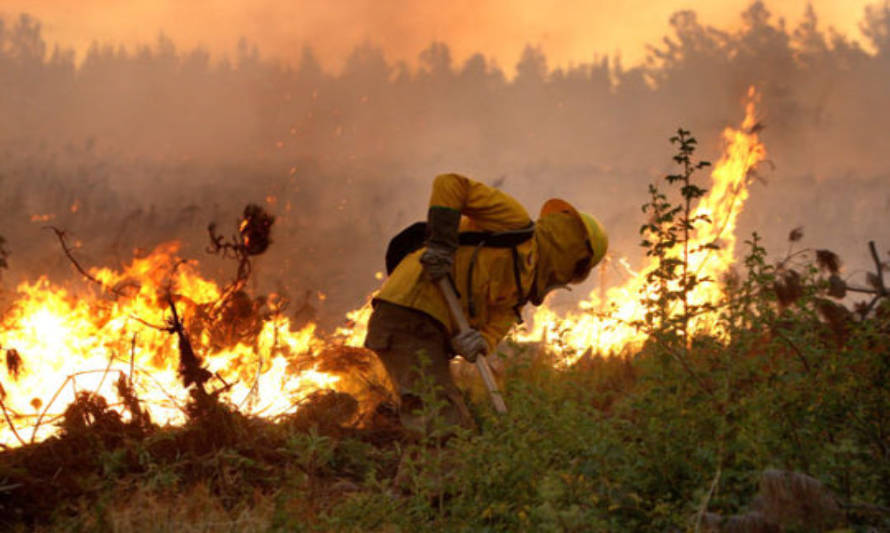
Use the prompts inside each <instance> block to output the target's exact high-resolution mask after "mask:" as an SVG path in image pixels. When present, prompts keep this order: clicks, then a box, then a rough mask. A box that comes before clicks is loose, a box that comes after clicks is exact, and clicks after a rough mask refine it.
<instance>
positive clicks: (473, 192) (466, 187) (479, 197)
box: [430, 174, 531, 231]
mask: <svg viewBox="0 0 890 533" xmlns="http://www.w3.org/2000/svg"><path fill="white" fill-rule="evenodd" d="M430 207H445V208H448V209H454V210H455V211H460V213H461V214H462V215H465V216H466V217H467V218H469V219H470V221H471V223H472V226H473V229H477V230H483V231H509V230H514V229H520V228H524V227H525V226H527V225H528V224H529V223H530V222H531V219H530V218H529V216H528V212H526V210H525V208H524V207H522V205H521V204H520V203H519V202H517V201H516V200H515V199H513V197H511V196H510V195H508V194H506V193H504V192H502V191H499V190H498V189H495V188H494V187H489V186H488V185H485V184H484V183H480V182H478V181H474V180H471V179H470V178H467V177H465V176H461V175H460V174H441V175H439V176H436V179H435V180H434V181H433V192H432V195H431V196H430Z"/></svg>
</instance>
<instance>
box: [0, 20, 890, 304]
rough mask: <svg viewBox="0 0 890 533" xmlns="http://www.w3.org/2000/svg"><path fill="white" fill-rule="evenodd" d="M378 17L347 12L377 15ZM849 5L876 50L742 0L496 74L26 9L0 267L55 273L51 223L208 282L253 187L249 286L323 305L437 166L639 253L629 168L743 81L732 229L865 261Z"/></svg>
mask: <svg viewBox="0 0 890 533" xmlns="http://www.w3.org/2000/svg"><path fill="white" fill-rule="evenodd" d="M375 5H376V4H375ZM368 6H370V4H368ZM387 9H389V8H387ZM387 13H388V12H387V11H386V10H383V11H375V10H373V9H371V7H368V12H367V13H366V12H362V11H361V10H359V11H357V12H356V13H354V14H353V15H352V18H355V19H356V20H358V19H363V17H367V18H368V20H375V17H380V18H378V19H376V20H381V23H382V22H383V21H385V17H386V16H387ZM427 15H429V16H431V15H430V14H426V15H424V16H427ZM109 16H111V15H109ZM217 16H222V15H217ZM313 16H315V15H312V14H308V13H307V14H306V19H312V17H313ZM319 16H320V15H319ZM327 16H333V15H327ZM418 16H420V15H418ZM480 16H483V17H484V16H486V15H485V13H483V14H482V15H480ZM490 16H493V15H490ZM347 18H348V17H347ZM399 20H406V19H402V18H400V19H399ZM443 20H444V21H443V22H442V24H446V25H447V24H452V25H454V26H455V27H457V26H459V25H460V24H464V22H463V21H460V20H454V21H452V20H451V19H449V18H448V17H445V18H444V19H443ZM208 22H209V24H208V25H210V26H212V25H213V24H212V22H213V20H212V19H209V20H208ZM861 22H862V27H863V34H864V35H865V36H866V37H867V38H868V39H869V42H868V43H867V46H868V49H869V50H871V51H870V52H866V51H865V50H863V48H861V47H860V46H859V45H858V44H856V43H854V42H853V41H852V40H850V39H849V38H848V37H846V36H844V35H841V34H839V33H837V32H833V31H829V30H826V29H825V27H826V26H827V24H826V23H825V22H824V21H822V20H820V18H819V14H818V13H817V12H816V11H814V10H810V11H808V13H807V14H806V16H805V17H804V18H803V20H802V21H801V22H800V23H799V24H797V25H795V26H794V27H787V26H786V25H785V24H784V23H783V22H782V21H779V20H777V19H776V18H775V17H774V16H771V15H770V13H769V11H768V10H767V8H766V7H765V6H764V5H763V4H760V3H754V4H752V5H750V6H749V7H748V8H747V9H745V10H744V12H743V13H741V14H740V15H739V16H738V17H737V20H736V23H735V25H734V27H736V28H737V29H735V30H731V31H726V30H719V29H717V28H715V27H712V26H709V25H708V24H707V23H706V22H705V21H704V20H702V18H700V17H699V16H698V15H697V14H696V13H694V12H691V11H684V12H678V13H676V14H674V15H673V16H672V17H671V18H670V20H669V26H668V27H667V28H666V32H667V34H668V36H667V37H666V38H665V39H662V38H660V35H659V34H658V33H656V34H653V35H652V38H651V39H650V42H651V43H653V46H652V47H651V48H650V51H649V53H648V61H647V62H646V63H645V64H643V65H640V66H634V67H626V66H623V65H622V63H621V62H620V61H618V60H615V59H606V58H600V59H597V60H595V61H593V62H590V63H582V64H577V65H575V66H573V67H565V68H554V67H553V64H556V62H551V60H550V58H549V57H548V56H547V48H546V47H541V48H538V47H527V48H525V49H524V51H523V52H522V54H521V56H520V60H519V62H518V63H517V64H516V65H515V68H511V69H510V70H511V72H509V73H508V72H507V67H505V66H501V65H498V64H497V63H496V62H494V61H492V60H490V59H487V58H489V57H491V56H492V55H494V54H495V53H499V52H500V51H499V50H498V49H497V43H492V44H491V45H490V46H491V47H492V48H490V49H488V48H484V49H480V50H479V52H480V53H479V54H477V55H470V56H468V57H467V58H466V59H461V60H458V59H456V58H458V57H465V55H462V54H458V53H456V52H455V51H453V50H452V48H451V45H450V44H449V43H443V42H432V43H431V44H427V45H426V47H425V48H424V49H423V51H422V52H421V53H420V54H419V55H418V57H417V60H416V67H409V66H408V65H406V64H405V63H402V62H395V61H393V60H392V59H389V58H388V55H387V54H386V53H385V52H384V51H383V49H382V48H379V47H377V44H371V43H376V42H377V41H375V40H373V39H372V38H373V37H374V36H373V35H369V36H368V37H369V40H368V41H366V42H365V44H360V45H358V46H355V47H353V48H351V50H350V51H349V52H348V53H347V54H346V59H345V60H344V62H343V65H342V69H340V70H339V71H337V72H336V73H334V71H332V70H329V69H327V68H323V67H322V65H323V64H325V62H324V61H323V60H322V59H319V56H318V54H317V53H316V52H315V51H314V50H313V49H311V48H301V50H302V52H301V56H300V59H299V61H298V62H296V63H295V66H294V67H293V68H292V67H289V66H286V65H285V64H284V63H281V62H279V61H277V60H276V59H271V58H267V56H266V55H263V54H261V53H260V50H258V49H257V47H256V46H254V45H253V44H251V43H250V42H249V41H247V40H242V41H241V43H240V44H239V46H238V47H237V49H236V52H235V54H234V55H233V56H232V57H230V58H227V59H214V58H212V57H211V56H210V54H209V53H207V52H206V51H204V49H202V48H182V47H180V46H179V45H178V44H177V43H176V42H174V41H173V40H172V39H171V38H168V37H164V36H161V37H159V38H158V39H156V40H155V41H154V42H153V43H152V44H150V45H141V46H138V47H135V48H134V47H132V46H130V47H127V48H124V47H120V46H117V45H107V46H106V45H94V46H92V47H91V48H90V49H89V50H88V52H87V53H85V55H84V57H83V59H82V61H80V62H77V61H75V57H74V53H73V52H72V51H70V50H69V51H66V50H65V49H60V48H55V49H52V48H51V47H49V46H48V45H47V44H46V40H45V38H44V36H43V30H42V28H41V26H40V23H39V21H37V20H35V19H33V18H30V17H15V18H13V17H7V18H5V19H3V23H2V25H0V79H2V80H4V81H3V84H4V85H3V88H2V95H3V97H2V99H0V116H3V117H4V120H3V121H2V122H0V155H2V157H0V181H2V187H3V190H4V193H5V194H4V195H3V196H2V197H0V203H2V205H0V208H2V209H3V215H2V217H3V218H2V220H3V225H2V226H0V228H2V229H0V235H3V236H4V237H5V238H6V239H7V241H8V248H10V249H11V250H12V252H13V255H12V256H11V257H10V265H11V268H10V271H9V272H7V273H5V274H4V278H3V282H4V285H5V286H6V288H7V289H9V288H10V287H11V286H12V285H13V284H14V283H15V282H17V281H19V280H22V279H33V277H34V273H35V272H39V273H46V274H48V275H51V276H54V277H64V276H70V275H71V270H70V266H69V265H68V264H67V262H66V261H67V260H66V259H65V258H64V256H63V255H62V254H61V253H60V252H59V250H58V249H57V247H56V244H55V242H54V240H53V238H52V235H51V234H49V233H48V232H46V231H44V230H42V229H41V227H42V226H44V225H46V224H52V225H55V226H58V227H62V228H65V229H67V230H68V231H70V232H71V233H72V235H73V237H74V239H75V240H77V241H80V243H81V247H80V248H79V249H78V250H77V252H76V253H77V254H78V256H79V257H80V258H81V259H82V261H83V262H84V263H86V264H94V265H105V264H112V265H113V264H116V263H120V262H125V261H127V260H128V259H129V258H130V257H131V255H132V253H133V251H134V249H139V250H146V249H150V248H151V247H152V246H154V245H155V244H157V243H158V242H161V241H164V240H170V239H179V240H182V241H183V242H184V250H183V255H184V256H186V257H190V258H198V259H200V260H201V263H202V266H203V267H204V269H205V271H208V272H209V273H210V274H211V275H213V276H215V277H217V278H219V279H220V280H223V281H224V280H225V279H226V278H227V277H231V276H233V275H234V265H231V264H228V263H226V262H225V261H223V260H221V259H218V258H213V257H210V256H207V255H206V254H205V253H204V248H205V246H206V243H207V241H206V230H205V227H206V225H207V223H208V222H210V221H216V222H218V223H219V224H220V227H221V228H222V229H225V228H226V227H227V225H232V228H233V231H234V226H233V225H234V223H235V219H236V218H237V216H238V215H239V213H240V212H241V209H242V208H243V206H244V204H245V203H247V202H248V201H253V202H260V203H263V204H264V205H265V206H266V207H267V208H268V209H269V210H270V211H271V212H273V213H274V214H275V215H276V216H277V217H278V222H277V223H276V225H275V227H274V229H273V239H274V241H275V242H274V244H273V246H272V248H271V249H270V251H269V252H268V253H267V254H266V255H264V256H263V257H262V258H260V259H259V262H258V264H257V268H256V270H255V284H254V286H253V287H252V288H253V289H255V290H257V291H265V290H283V291H285V292H286V293H287V294H288V295H289V296H290V297H291V298H292V299H293V300H294V302H296V303H295V306H296V307H300V306H303V308H305V307H306V306H309V307H311V308H314V309H315V310H316V312H317V314H318V316H319V317H321V318H323V319H324V318H329V317H334V316H339V315H340V314H341V313H342V312H343V311H344V310H346V309H349V308H353V307H355V306H357V305H358V304H359V303H361V302H362V300H363V298H364V296H365V295H367V294H368V293H369V292H370V291H371V290H373V288H374V287H375V286H376V285H377V284H378V283H379V282H378V281H377V280H376V279H375V273H376V272H378V271H380V270H383V251H384V248H385V245H386V241H387V239H388V238H389V236H391V235H392V234H394V233H395V232H396V231H397V230H398V229H400V228H401V227H402V226H404V225H407V224H408V223H410V222H412V221H414V220H416V219H419V218H421V217H423V215H424V213H425V208H426V205H425V202H426V198H427V197H428V189H429V184H430V182H431V180H432V178H433V177H434V176H435V175H436V174H438V173H441V172H450V171H456V172H462V173H465V174H467V175H469V176H472V177H475V178H477V179H480V180H482V181H486V182H489V183H497V184H499V186H501V187H502V188H504V189H505V190H506V191H508V192H510V193H511V194H513V195H515V196H516V197H517V198H518V199H519V200H520V201H522V202H523V204H524V205H526V206H527V207H528V208H529V211H530V213H531V214H532V215H533V216H534V214H535V212H536V209H537V208H538V206H539V205H541V203H543V201H544V200H545V199H547V198H549V197H554V196H556V197H563V198H566V199H569V200H571V201H572V202H573V203H575V204H577V205H578V206H579V207H580V208H582V209H584V210H586V211H590V212H592V213H595V214H597V215H598V216H599V217H600V218H601V219H602V220H603V222H604V223H605V225H606V226H607V228H608V229H609V231H610V236H611V242H612V243H613V250H614V252H615V253H616V254H617V255H619V256H620V255H626V256H628V257H630V258H631V259H632V260H633V259H635V258H636V257H637V256H638V251H637V250H638V247H637V241H638V240H639V239H638V237H637V234H636V228H638V227H639V223H640V220H641V219H640V210H639V204H641V203H643V202H644V201H645V187H646V184H647V183H648V182H651V181H654V180H658V179H660V178H661V176H663V175H664V174H665V173H668V172H670V171H671V155H672V152H671V148H670V145H669V144H668V142H667V138H668V137H669V136H670V135H671V134H672V133H673V131H675V129H676V128H677V127H679V126H682V127H684V128H686V129H691V130H692V131H693V133H694V134H695V135H696V136H697V138H698V139H699V141H700V149H699V150H700V154H699V155H700V156H701V157H702V158H703V159H710V160H712V161H716V159H717V157H718V156H719V153H720V150H721V148H722V147H721V145H720V131H721V130H722V128H723V127H725V126H726V125H732V124H737V123H738V122H739V121H740V119H741V117H742V106H741V102H742V99H743V96H744V94H745V93H746V91H747V88H748V86H749V85H751V84H754V85H756V86H758V88H759V89H760V91H761V92H762V94H763V106H762V122H763V123H764V124H765V125H766V130H765V131H764V133H763V138H764V140H765V143H766V146H767V150H768V151H769V154H770V158H771V162H772V167H768V168H763V169H761V172H760V174H761V175H762V176H764V177H765V181H766V185H763V184H756V185H755V186H754V191H753V194H752V200H751V201H750V202H749V207H748V208H747V210H746V213H745V214H744V216H743V220H742V228H741V230H740V231H742V235H744V234H745V233H746V232H750V231H751V230H755V229H756V230H758V231H759V232H760V233H761V234H763V235H765V237H766V239H767V245H768V248H769V249H771V250H774V251H775V252H776V253H781V252H784V249H785V243H784V238H785V236H786V235H787V232H788V230H789V229H791V228H793V227H797V226H801V225H802V226H804V227H805V228H806V234H807V242H806V244H808V245H811V246H813V247H818V248H831V249H834V250H835V251H836V252H838V253H840V254H841V255H842V257H845V258H847V259H848V261H849V262H850V265H848V273H849V272H853V271H855V270H856V268H857V265H859V264H861V265H863V266H864V265H867V264H868V256H867V253H866V248H865V245H866V243H867V240H869V239H875V240H877V241H878V242H879V244H881V243H883V248H884V249H886V248H888V247H890V232H888V230H887V229H886V228H887V214H888V212H890V187H887V185H888V183H890V160H888V159H887V157H886V154H887V153H888V149H890V141H888V137H887V136H886V135H885V134H884V133H883V132H884V131H885V130H886V124H888V123H890V121H888V119H890V108H888V107H887V106H884V105H882V102H883V99H884V98H886V87H888V82H890V4H887V3H883V4H876V5H874V6H872V7H871V8H870V9H868V10H867V11H865V12H863V13H862V21H861ZM243 23H244V25H245V27H246V28H249V27H250V26H251V25H252V24H255V23H256V22H255V21H251V20H244V21H243ZM332 23H333V22H332ZM270 24H273V26H274V24H277V22H273V23H270ZM280 24H282V25H284V24H286V21H285V20H282V21H281V22H280ZM328 27H330V25H328ZM269 31H270V32H272V33H275V31H276V30H274V27H270V30H269ZM663 31H665V30H664V29H662V32H663ZM245 33H247V32H245ZM345 33H346V34H349V35H353V34H352V33H349V32H345ZM442 33H443V34H447V33H448V32H447V31H445V29H443V30H442ZM383 45H384V46H390V45H388V44H387V43H386V42H385V41H384V42H383ZM393 46H395V45H393ZM398 46H406V45H404V44H399V45H398ZM513 70H515V76H513V75H512V71H513ZM318 291H323V292H324V293H325V297H324V298H323V299H322V297H321V296H320V295H319V293H318ZM584 292H585V291H583V290H582V291H580V293H579V294H583V293H584ZM303 304H305V305H303Z"/></svg>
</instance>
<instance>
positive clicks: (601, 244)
mask: <svg viewBox="0 0 890 533" xmlns="http://www.w3.org/2000/svg"><path fill="white" fill-rule="evenodd" d="M550 213H571V214H572V215H574V216H575V217H577V219H578V220H579V221H580V222H581V223H582V224H584V229H585V230H586V231H587V244H588V245H589V246H590V250H591V251H592V252H593V256H592V257H591V259H590V265H589V267H590V268H593V267H594V266H596V265H597V264H598V263H599V262H600V261H602V260H603V257H605V255H606V250H608V249H609V236H608V235H607V234H606V230H605V229H604V228H603V225H602V224H600V222H599V221H598V220H597V219H596V218H594V217H593V215H589V214H587V213H581V212H579V211H578V210H577V209H575V208H574V207H572V205H571V204H570V203H568V202H566V201H565V200H560V199H559V198H552V199H550V200H547V201H546V202H545V203H544V205H543V206H542V207H541V216H544V215H547V214H550Z"/></svg>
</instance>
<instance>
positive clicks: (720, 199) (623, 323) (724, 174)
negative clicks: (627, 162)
mask: <svg viewBox="0 0 890 533" xmlns="http://www.w3.org/2000/svg"><path fill="white" fill-rule="evenodd" d="M759 98H760V96H759V94H758V93H757V92H756V90H755V89H754V88H753V87H751V88H750V89H749V90H748V98H747V104H746V109H745V111H746V113H745V119H744V121H743V122H742V125H741V127H740V128H739V129H735V128H726V129H725V130H724V132H723V138H724V141H725V143H726V147H725V149H724V153H723V156H722V157H721V158H720V161H719V162H718V163H717V165H716V166H715V167H714V170H713V172H712V173H711V180H712V183H711V186H710V188H709V190H708V193H707V194H706V195H705V196H704V197H702V198H701V201H700V202H699V204H698V206H697V207H696V208H695V210H694V212H693V215H692V216H693V217H695V216H698V215H707V216H708V217H709V218H710V219H711V221H712V224H709V225H708V224H704V225H702V226H703V227H702V228H701V229H700V230H699V231H697V233H696V234H695V235H693V236H692V242H691V243H690V244H691V245H690V250H694V249H696V248H698V247H700V246H701V245H703V244H708V243H717V244H719V249H718V250H713V249H704V250H701V251H698V252H694V253H690V256H689V265H690V271H691V272H694V273H696V274H697V275H699V276H704V277H708V278H710V279H711V280H715V281H714V282H712V283H704V284H700V285H698V286H696V288H695V289H694V290H693V291H692V292H691V294H690V295H689V302H690V303H691V304H693V305H701V304H704V303H716V302H717V300H719V298H720V296H721V295H722V294H723V289H722V287H721V285H720V283H719V282H718V281H717V280H720V279H722V277H723V276H724V275H725V274H726V273H727V272H728V271H729V269H730V267H731V266H732V264H733V261H734V253H735V244H736V237H735V227H736V220H737V219H738V216H739V214H740V213H741V212H742V209H743V207H744V204H745V201H746V200H747V198H748V188H747V186H748V182H749V176H750V171H751V170H752V169H753V168H754V167H755V166H756V165H757V164H758V163H759V162H761V161H763V160H764V159H765V158H766V150H765V148H764V146H763V144H762V143H761V142H760V139H759V137H758V135H757V132H756V129H757V128H755V125H756V118H755V116H756V115H755V109H756V104H757V103H758V101H759ZM621 261H622V262H623V263H624V264H625V265H626V261H625V260H624V259H623V258H622V259H621ZM656 267H657V264H656V263H655V261H654V260H652V261H650V262H649V263H648V264H646V265H644V266H643V268H641V269H640V271H639V272H637V273H634V272H632V271H631V270H630V268H627V270H628V272H631V274H632V277H631V278H630V279H629V280H628V281H627V282H626V283H624V284H622V285H620V286H616V287H612V288H610V289H608V290H607V291H605V295H602V294H600V293H599V291H594V292H591V293H590V295H589V297H588V299H587V300H584V301H582V302H580V303H579V304H578V308H579V311H578V312H574V313H570V314H568V315H567V316H564V317H560V316H558V315H557V314H556V313H555V312H554V311H552V310H551V309H549V308H547V307H546V306H542V307H540V308H538V310H537V311H536V312H535V314H534V319H533V324H534V327H533V328H532V329H531V330H527V331H520V332H518V333H517V334H516V338H517V340H519V341H520V342H537V343H544V344H545V345H546V346H547V347H548V348H549V349H550V350H551V351H554V352H558V353H559V354H560V355H561V356H562V363H563V364H566V365H569V364H572V363H574V362H575V361H577V360H578V359H579V358H580V357H581V356H582V355H583V354H584V353H585V352H587V351H591V352H596V353H601V354H617V353H621V352H624V351H627V350H632V349H634V348H638V347H639V346H640V345H641V344H642V343H643V341H644V340H645V339H646V333H645V332H643V331H641V330H640V329H639V328H637V327H635V326H633V325H632V323H633V322H636V321H642V320H643V319H644V317H645V306H644V300H645V296H649V295H653V294H655V291H656V290H657V287H655V286H650V285H649V284H648V283H647V281H646V277H647V274H648V273H650V272H652V271H653V270H654V269H655V268H656ZM674 288H676V287H674ZM713 324H714V317H713V316H709V315H707V314H705V315H702V316H699V317H696V319H695V320H694V321H693V322H692V323H691V324H690V327H691V329H692V330H694V331H700V330H702V329H711V330H713Z"/></svg>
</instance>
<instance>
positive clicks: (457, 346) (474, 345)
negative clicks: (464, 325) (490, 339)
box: [451, 328, 488, 363]
mask: <svg viewBox="0 0 890 533" xmlns="http://www.w3.org/2000/svg"><path fill="white" fill-rule="evenodd" d="M451 346H452V347H453V348H454V351H455V352H457V353H459V354H460V355H462V356H463V357H464V359H466V360H467V361H469V362H471V363H475V362H476V357H477V356H479V355H485V352H486V351H488V345H487V344H486V343H485V339H484V338H483V337H482V334H481V333H479V330H476V329H472V328H471V329H468V330H465V331H462V332H460V333H458V334H457V335H455V336H454V337H451Z"/></svg>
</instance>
